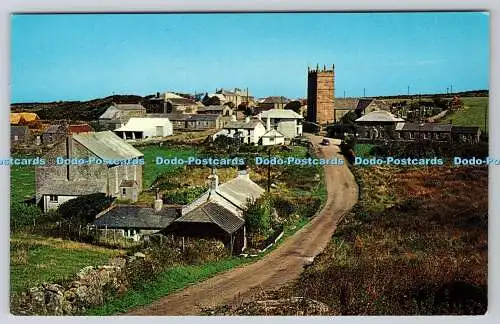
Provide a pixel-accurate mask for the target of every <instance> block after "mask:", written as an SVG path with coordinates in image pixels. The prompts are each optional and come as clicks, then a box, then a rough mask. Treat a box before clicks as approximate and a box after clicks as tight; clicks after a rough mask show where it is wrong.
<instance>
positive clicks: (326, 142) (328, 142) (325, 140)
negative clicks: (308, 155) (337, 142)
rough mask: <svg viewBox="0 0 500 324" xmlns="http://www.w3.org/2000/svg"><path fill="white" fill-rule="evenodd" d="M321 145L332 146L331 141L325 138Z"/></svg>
mask: <svg viewBox="0 0 500 324" xmlns="http://www.w3.org/2000/svg"><path fill="white" fill-rule="evenodd" d="M321 145H330V140H329V139H328V138H323V140H322V141H321Z"/></svg>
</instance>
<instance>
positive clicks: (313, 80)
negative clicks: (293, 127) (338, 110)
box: [307, 65, 335, 125]
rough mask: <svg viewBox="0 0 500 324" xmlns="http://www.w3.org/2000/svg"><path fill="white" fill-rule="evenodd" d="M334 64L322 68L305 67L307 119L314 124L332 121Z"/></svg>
mask: <svg viewBox="0 0 500 324" xmlns="http://www.w3.org/2000/svg"><path fill="white" fill-rule="evenodd" d="M334 71H335V65H332V68H331V69H327V68H326V66H323V70H321V69H320V68H319V66H316V69H309V67H308V68H307V121H309V122H312V123H316V124H320V125H323V124H326V123H331V122H333V120H334V118H333V106H334V99H335V88H334V85H335V72H334Z"/></svg>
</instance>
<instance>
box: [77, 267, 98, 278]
mask: <svg viewBox="0 0 500 324" xmlns="http://www.w3.org/2000/svg"><path fill="white" fill-rule="evenodd" d="M93 270H94V267H93V266H88V267H85V268H83V269H81V270H80V271H78V273H77V274H76V275H77V277H78V278H80V279H81V278H83V277H85V276H87V275H88V274H89V273H90V272H92V271H93Z"/></svg>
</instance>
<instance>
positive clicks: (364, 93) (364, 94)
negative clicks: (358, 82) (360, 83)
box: [363, 88, 366, 98]
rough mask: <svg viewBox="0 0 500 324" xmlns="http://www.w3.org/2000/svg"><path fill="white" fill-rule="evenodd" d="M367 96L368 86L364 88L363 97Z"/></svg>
mask: <svg viewBox="0 0 500 324" xmlns="http://www.w3.org/2000/svg"><path fill="white" fill-rule="evenodd" d="M364 97H366V88H363V98H364Z"/></svg>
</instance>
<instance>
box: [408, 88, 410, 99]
mask: <svg viewBox="0 0 500 324" xmlns="http://www.w3.org/2000/svg"><path fill="white" fill-rule="evenodd" d="M409 96H410V86H408V97H409Z"/></svg>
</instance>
